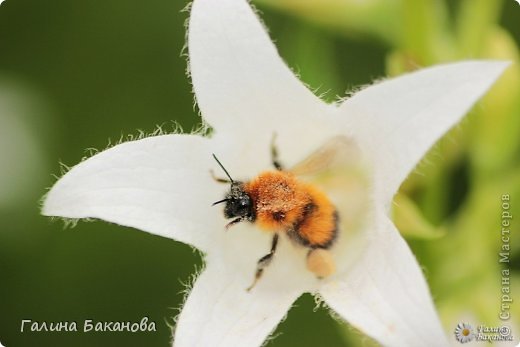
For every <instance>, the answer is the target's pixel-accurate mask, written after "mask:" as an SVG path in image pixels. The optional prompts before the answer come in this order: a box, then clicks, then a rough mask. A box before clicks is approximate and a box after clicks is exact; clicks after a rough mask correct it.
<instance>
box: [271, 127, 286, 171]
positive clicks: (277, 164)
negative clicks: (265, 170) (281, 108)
mask: <svg viewBox="0 0 520 347" xmlns="http://www.w3.org/2000/svg"><path fill="white" fill-rule="evenodd" d="M275 141H276V133H273V138H272V139H271V162H272V164H273V166H274V168H275V169H276V170H278V171H282V170H283V166H282V164H281V163H280V160H279V159H278V149H277V148H276V144H275Z"/></svg>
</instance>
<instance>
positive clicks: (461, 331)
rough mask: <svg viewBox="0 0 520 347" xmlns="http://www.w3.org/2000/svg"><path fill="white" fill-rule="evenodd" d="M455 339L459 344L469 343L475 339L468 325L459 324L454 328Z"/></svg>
mask: <svg viewBox="0 0 520 347" xmlns="http://www.w3.org/2000/svg"><path fill="white" fill-rule="evenodd" d="M455 338H456V339H457V341H459V342H460V343H466V342H470V341H471V340H473V339H474V338H475V332H474V331H473V327H472V326H471V325H469V324H468V323H459V324H457V327H456V328H455Z"/></svg>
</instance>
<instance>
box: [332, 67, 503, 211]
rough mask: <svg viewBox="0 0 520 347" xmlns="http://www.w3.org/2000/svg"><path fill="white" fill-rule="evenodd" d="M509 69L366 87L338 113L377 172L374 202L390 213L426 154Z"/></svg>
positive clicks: (444, 72)
mask: <svg viewBox="0 0 520 347" xmlns="http://www.w3.org/2000/svg"><path fill="white" fill-rule="evenodd" d="M507 65H508V63H506V62H497V61H489V62H486V61H472V62H463V63H455V64H448V65H441V66H436V67H433V68H428V69H423V70H420V71H418V72H414V73H410V74H407V75H404V76H401V77H398V78H396V79H392V80H388V81H384V82H382V83H378V84H375V85H373V86H371V87H368V88H367V89H365V90H362V91H361V92H359V93H357V94H355V95H354V96H353V97H351V98H350V99H348V100H346V101H345V102H344V103H343V104H342V105H341V106H340V110H341V113H342V114H343V117H344V119H343V120H344V124H345V125H346V126H347V127H348V128H349V130H350V131H351V132H352V133H353V134H354V136H355V137H356V139H357V141H358V142H359V144H360V147H361V149H362V150H364V151H365V152H366V155H368V156H369V157H370V158H371V161H372V162H373V165H374V170H375V182H374V184H375V186H374V188H375V194H376V199H378V200H379V201H382V202H383V203H384V204H385V206H386V207H387V208H388V207H389V204H390V201H391V199H392V197H393V195H394V194H395V192H396V191H397V189H398V188H399V186H400V185H401V183H402V181H403V180H404V179H405V178H406V176H407V175H408V174H409V173H410V171H411V170H412V169H413V168H414V166H415V165H416V164H417V163H418V161H419V160H420V159H421V157H422V156H424V154H425V153H426V151H427V150H428V149H429V148H430V147H431V146H432V145H433V144H434V143H435V142H436V141H437V140H438V139H439V138H440V137H441V136H442V135H443V134H444V133H445V132H446V131H447V130H448V129H450V128H451V127H452V126H453V125H454V124H455V123H456V122H458V121H459V120H460V118H461V117H462V116H463V115H464V114H465V113H466V112H467V111H468V110H469V108H470V107H471V105H473V103H475V101H476V100H477V99H478V98H480V97H481V96H482V95H483V94H484V92H485V91H486V90H487V89H488V88H489V87H490V86H491V85H492V84H493V82H494V81H495V80H496V79H497V77H498V76H499V75H500V74H501V73H502V71H503V70H504V68H505V67H506V66H507Z"/></svg>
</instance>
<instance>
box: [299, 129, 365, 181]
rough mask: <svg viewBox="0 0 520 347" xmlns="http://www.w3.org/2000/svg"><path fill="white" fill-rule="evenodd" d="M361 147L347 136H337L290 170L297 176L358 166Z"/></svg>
mask: <svg viewBox="0 0 520 347" xmlns="http://www.w3.org/2000/svg"><path fill="white" fill-rule="evenodd" d="M360 161H361V155H360V153H359V148H358V147H357V146H356V144H355V143H354V142H353V141H352V140H351V139H349V138H347V137H345V136H335V137H333V138H331V139H330V140H328V141H327V142H326V143H325V144H324V145H322V146H321V147H320V148H318V149H317V150H315V151H314V152H313V153H311V154H310V155H309V156H308V157H306V158H305V159H303V160H302V161H300V162H299V163H297V164H296V165H295V166H293V167H292V168H291V169H290V170H289V172H291V173H293V174H294V175H297V176H311V175H318V174H320V173H323V172H325V171H329V170H332V169H335V168H340V167H343V168H356V167H358V166H359V165H360Z"/></svg>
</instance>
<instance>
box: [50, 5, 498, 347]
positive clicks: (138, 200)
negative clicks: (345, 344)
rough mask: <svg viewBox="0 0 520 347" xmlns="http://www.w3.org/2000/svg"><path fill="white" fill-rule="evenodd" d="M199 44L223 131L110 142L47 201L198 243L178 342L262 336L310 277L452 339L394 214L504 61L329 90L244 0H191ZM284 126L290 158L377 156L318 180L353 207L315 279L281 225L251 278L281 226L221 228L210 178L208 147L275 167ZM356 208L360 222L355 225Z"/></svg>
mask: <svg viewBox="0 0 520 347" xmlns="http://www.w3.org/2000/svg"><path fill="white" fill-rule="evenodd" d="M188 47H189V57H190V62H189V67H190V71H191V77H192V80H193V86H194V90H195V94H196V97H197V102H198V105H199V107H200V110H201V112H202V115H203V118H204V121H205V122H207V123H208V124H209V125H211V126H212V128H213V130H214V131H213V132H212V134H211V136H209V137H203V136H199V135H196V134H194V135H181V134H174V135H163V136H155V137H149V138H145V139H141V140H137V141H131V142H126V143H122V144H119V145H117V146H115V147H113V148H110V149H108V150H105V151H103V152H101V153H99V154H97V155H95V156H93V157H92V158H90V159H88V160H86V161H83V162H81V163H80V164H78V165H77V166H75V167H73V168H72V169H71V170H70V171H69V172H68V173H67V174H66V175H64V176H63V177H62V178H61V179H60V180H59V181H58V182H57V183H56V184H55V185H54V187H53V188H52V190H51V191H50V192H49V193H48V195H47V197H46V199H45V202H44V205H43V214H45V215H49V216H62V217H68V218H87V217H88V218H99V219H103V220H106V221H109V222H113V223H117V224H121V225H126V226H130V227H134V228H137V229H141V230H144V231H147V232H150V233H153V234H156V235H161V236H164V237H169V238H173V239H175V240H178V241H181V242H184V243H187V244H189V245H192V246H194V247H196V248H198V249H199V250H201V251H202V252H203V253H204V255H205V263H206V267H205V269H204V270H203V272H202V273H201V274H200V275H199V277H198V279H197V280H196V282H195V283H194V285H193V288H192V289H191V292H190V293H189V296H188V298H187V300H186V302H185V304H184V307H183V309H182V312H181V313H180V316H179V317H178V320H177V327H176V330H175V336H174V345H175V346H190V347H191V346H259V345H261V344H262V343H263V341H264V340H265V339H266V338H267V337H268V335H269V334H270V333H271V332H272V331H273V330H274V329H275V327H276V325H277V324H278V323H279V322H280V320H281V319H282V318H283V317H284V316H285V314H286V313H287V310H288V309H289V308H290V307H291V305H292V303H293V302H294V301H295V300H296V299H297V298H298V297H299V296H300V295H301V294H302V293H304V292H311V293H315V294H316V295H320V296H321V298H322V299H323V300H324V301H325V302H326V303H327V305H329V306H330V307H331V308H332V309H333V310H334V311H336V312H337V313H338V314H339V315H340V316H341V317H343V318H344V319H345V320H347V321H348V322H350V323H351V324H352V325H353V326H355V327H356V328H358V329H360V330H361V331H363V332H364V333H366V334H367V335H369V336H371V337H373V338H374V339H376V340H377V341H379V342H380V343H382V344H383V345H386V346H400V347H402V346H442V345H447V340H446V337H445V334H444V333H443V330H442V328H441V325H440V322H439V320H438V317H437V314H436V312H435V309H434V305H433V302H432V299H431V297H430V294H429V290H428V286H427V284H426V281H425V279H424V277H423V274H422V272H421V269H420V268H419V266H418V264H417V261H416V259H415V258H414V256H413V255H412V253H411V251H410V249H409V248H408V246H407V244H406V243H405V241H404V240H403V238H402V237H401V236H400V234H399V232H398V231H397V230H396V228H395V226H394V225H393V223H392V222H391V220H390V219H389V217H388V212H389V207H390V204H391V201H392V197H393V195H394V193H395V192H396V191H397V189H398V187H399V185H400V184H401V182H402V181H403V180H404V179H405V178H406V176H407V175H408V174H409V173H410V171H411V170H412V169H413V168H414V166H415V165H416V164H417V162H418V161H419V160H420V159H421V157H422V156H423V155H424V154H425V153H426V151H427V150H428V149H429V148H430V147H431V146H432V145H433V144H434V143H435V141H436V140H437V139H438V138H439V137H440V136H442V135H443V134H444V133H445V132H446V131H447V130H448V129H449V128H450V127H452V126H453V125H454V124H455V123H456V122H457V121H458V120H459V119H460V118H461V117H462V116H463V115H464V114H465V112H467V111H468V109H469V108H470V107H471V105H472V104H473V103H474V102H475V101H476V100H477V99H478V98H479V97H480V96H482V95H483V94H484V92H485V91H486V90H487V89H488V88H489V87H490V86H491V84H492V83H493V82H494V80H495V79H496V78H497V77H498V76H499V75H500V74H501V72H502V71H503V69H504V68H505V66H506V64H505V63H503V62H482V61H471V62H463V63H455V64H449V65H442V66H438V67H434V68H429V69H424V70H420V71H418V72H414V73H410V74H407V75H405V76H402V77H399V78H396V79H392V80H387V81H384V82H380V83H378V84H375V85H373V86H370V87H368V88H366V89H364V90H362V91H360V92H358V93H356V94H355V95H354V96H352V97H350V98H349V99H347V100H345V101H344V102H341V103H338V104H326V103H324V102H322V101H321V100H320V99H319V98H318V97H316V96H315V95H314V94H313V93H312V92H310V91H309V90H308V89H307V88H306V87H305V86H304V85H303V84H302V83H301V82H300V81H299V80H298V79H297V78H296V77H295V76H294V75H293V73H292V72H291V70H290V69H289V68H288V67H287V66H286V65H285V64H284V63H283V61H282V60H281V58H280V57H279V55H278V53H277V51H276V48H275V46H274V45H273V43H272V42H271V40H270V39H269V37H268V35H267V34H266V32H265V30H264V28H263V27H262V25H261V23H260V22H259V20H258V18H257V17H256V15H255V13H254V12H253V10H252V9H251V8H250V6H249V5H248V3H247V1H246V0H219V1H215V0H195V1H194V3H193V6H192V9H191V17H190V25H189V36H188ZM273 134H276V145H277V147H278V150H279V154H280V161H281V162H283V163H284V164H285V165H286V167H291V166H293V165H294V164H296V163H297V162H300V161H301V160H303V159H304V158H306V157H308V156H309V155H310V154H311V153H314V152H315V151H316V150H317V149H318V148H320V147H322V146H323V145H324V144H326V143H329V142H330V141H331V139H338V138H340V139H342V140H341V141H340V142H342V143H344V144H345V148H347V149H349V151H347V152H345V153H350V154H353V153H355V154H358V155H359V156H360V158H361V162H363V163H364V165H365V166H364V167H365V168H367V171H363V172H364V173H363V174H361V176H362V177H364V178H366V181H367V182H368V185H367V186H363V185H359V184H357V185H356V182H357V183H359V182H361V181H363V180H359V181H357V180H356V179H354V180H353V179H352V177H351V176H349V174H348V173H347V171H341V170H338V171H337V172H332V176H328V178H325V179H322V182H323V185H322V186H320V189H323V190H324V191H325V192H326V193H327V194H328V195H329V197H330V199H331V200H332V201H333V202H334V203H335V205H336V208H337V210H338V213H339V216H340V220H341V221H342V222H341V223H340V231H339V234H340V237H339V239H338V241H337V242H336V244H335V245H334V246H333V247H332V248H331V252H332V254H333V257H334V259H335V262H336V267H337V271H336V273H335V274H333V275H331V276H329V277H326V278H324V279H317V278H316V276H314V274H313V273H311V272H310V271H308V270H307V269H306V266H305V255H306V252H307V251H308V249H306V248H305V247H303V246H297V245H295V244H293V243H292V242H290V241H289V240H288V239H287V238H284V237H283V231H280V234H282V238H281V240H280V245H279V248H278V250H277V253H276V255H275V257H274V259H273V261H272V263H271V264H270V266H269V267H268V268H267V269H266V270H265V273H264V276H263V277H262V279H261V280H260V281H259V282H258V284H257V285H256V287H255V288H254V289H253V290H251V291H250V292H248V291H246V290H245V289H246V288H247V287H248V286H249V285H250V284H251V281H252V278H253V273H254V269H255V266H256V263H257V261H258V259H259V258H260V257H262V256H263V255H265V254H266V253H267V252H268V251H269V247H270V242H271V237H272V233H266V232H262V231H259V230H258V228H257V227H256V224H253V223H249V222H243V223H240V224H237V225H235V226H233V227H232V229H230V230H229V231H228V232H225V229H224V226H225V225H226V223H227V222H229V220H226V219H225V218H224V215H223V211H222V208H221V207H220V206H215V207H212V206H211V203H212V202H214V201H216V200H219V199H221V198H222V197H223V196H224V194H225V192H226V191H227V190H228V189H229V186H227V185H222V184H219V183H217V182H215V180H214V179H213V178H212V175H211V174H210V171H213V172H215V173H217V174H218V173H222V171H221V169H220V168H219V166H218V165H217V163H216V162H215V161H214V159H213V158H212V153H216V154H217V155H218V157H219V158H220V159H221V161H222V162H223V163H224V164H225V166H226V168H227V170H228V171H229V172H230V173H231V174H232V176H233V177H234V178H239V179H241V180H249V179H252V178H254V177H255V176H257V175H258V174H259V173H260V172H262V171H265V170H272V166H271V157H270V150H269V148H270V144H271V141H272V138H273ZM350 154H348V155H350ZM348 155H347V154H345V156H348ZM342 159H349V158H346V157H344V158H342ZM347 162H348V160H347ZM331 177H332V179H331ZM327 179H328V182H329V183H330V182H331V181H332V182H333V184H327V183H326V182H327ZM353 182H354V184H352V183H353ZM316 184H317V185H318V186H319V183H316ZM330 187H333V188H330ZM360 187H362V188H361V190H360ZM360 191H361V192H363V197H360V196H359V192H360ZM349 192H350V193H351V194H349ZM353 198H356V199H357V198H359V199H357V200H356V199H353ZM356 201H359V202H363V203H359V204H356ZM360 206H361V207H362V208H361V209H360ZM356 218H359V219H362V221H360V223H357V226H353V224H354V223H352V220H353V219H356ZM354 229H355V230H354Z"/></svg>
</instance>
